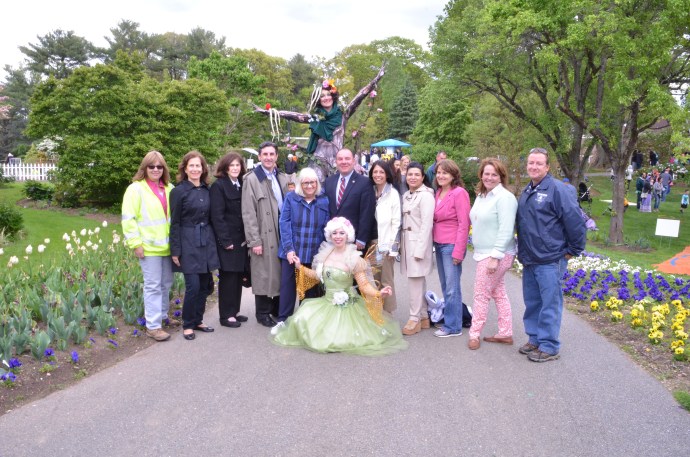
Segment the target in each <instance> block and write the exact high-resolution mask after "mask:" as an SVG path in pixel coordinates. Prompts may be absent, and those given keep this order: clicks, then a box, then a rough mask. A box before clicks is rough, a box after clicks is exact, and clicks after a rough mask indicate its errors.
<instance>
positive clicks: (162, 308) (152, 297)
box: [139, 256, 173, 330]
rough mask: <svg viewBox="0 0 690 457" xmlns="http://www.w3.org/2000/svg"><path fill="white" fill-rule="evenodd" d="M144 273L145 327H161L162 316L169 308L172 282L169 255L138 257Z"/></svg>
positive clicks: (166, 313)
mask: <svg viewBox="0 0 690 457" xmlns="http://www.w3.org/2000/svg"><path fill="white" fill-rule="evenodd" d="M139 265H141V271H142V272H143V273H144V317H146V328H148V329H151V330H155V329H158V328H161V324H162V321H163V316H166V317H167V316H168V309H169V308H170V288H171V287H172V283H173V271H172V259H171V257H170V256H146V257H144V258H143V259H139Z"/></svg>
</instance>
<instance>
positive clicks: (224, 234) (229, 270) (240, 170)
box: [211, 152, 249, 327]
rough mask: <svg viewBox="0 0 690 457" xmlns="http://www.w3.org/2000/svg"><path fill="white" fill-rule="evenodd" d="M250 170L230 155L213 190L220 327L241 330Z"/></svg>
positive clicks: (221, 164)
mask: <svg viewBox="0 0 690 457" xmlns="http://www.w3.org/2000/svg"><path fill="white" fill-rule="evenodd" d="M246 172H247V170H246V168H245V167H244V161H243V160H242V157H241V156H240V155H239V154H237V153H235V152H230V153H228V154H225V155H224V156H223V157H222V158H221V159H220V160H219V161H218V163H217V164H216V172H215V176H216V178H218V179H217V180H216V182H215V183H213V185H212V186H211V223H212V224H213V230H214V231H215V233H216V247H217V248H218V258H219V259H220V271H219V280H218V311H219V313H220V325H222V326H224V327H239V326H240V325H242V324H241V322H246V321H247V317H246V316H242V315H239V314H237V313H238V312H239V311H240V302H241V300H242V286H243V285H247V284H248V282H247V281H248V280H249V278H248V273H247V272H248V270H249V269H248V268H247V267H248V265H247V263H248V262H249V258H248V257H247V243H246V240H245V237H244V223H243V222H242V177H243V176H244V175H245V174H246Z"/></svg>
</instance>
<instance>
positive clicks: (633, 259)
mask: <svg viewBox="0 0 690 457" xmlns="http://www.w3.org/2000/svg"><path fill="white" fill-rule="evenodd" d="M590 184H591V185H593V189H592V197H593V199H594V203H593V204H592V209H591V212H592V217H593V218H594V220H595V221H596V222H597V226H598V227H599V231H598V232H588V234H587V238H588V240H589V241H588V243H587V250H589V251H592V252H596V253H599V254H604V255H607V256H608V257H610V258H611V259H613V260H625V261H626V262H628V263H629V264H630V265H636V266H640V267H644V268H650V269H651V268H653V266H652V265H653V264H656V263H661V262H663V261H665V260H668V259H670V258H671V257H673V256H674V255H676V254H678V253H679V252H681V251H682V250H683V249H685V247H686V246H688V245H689V244H690V229H689V228H688V227H689V225H690V213H688V212H687V211H686V212H685V213H683V214H681V213H680V195H681V194H682V193H683V191H684V190H685V189H687V186H686V185H685V184H680V185H676V186H674V187H673V188H672V190H671V193H670V194H669V195H668V196H667V197H666V201H665V202H662V203H661V206H660V207H659V212H658V213H640V212H638V211H637V208H636V207H635V206H632V205H631V206H630V207H629V208H628V210H627V211H626V212H625V215H624V218H623V236H624V239H625V244H626V247H615V246H609V245H608V243H607V242H606V239H607V238H608V232H609V224H610V221H611V218H610V213H609V212H608V210H607V208H608V207H609V203H604V202H602V200H611V194H612V186H611V181H610V179H609V178H608V177H604V176H597V177H593V178H590ZM630 187H631V188H630V190H629V191H628V200H629V201H630V202H631V203H635V201H636V199H637V197H636V194H635V180H633V182H632V183H631V186H630ZM583 207H584V208H585V209H587V206H586V205H584V206H583ZM659 218H661V219H675V220H680V221H681V223H680V232H679V237H678V238H668V237H663V238H662V237H658V236H656V235H655V234H654V233H655V231H656V222H657V219H659Z"/></svg>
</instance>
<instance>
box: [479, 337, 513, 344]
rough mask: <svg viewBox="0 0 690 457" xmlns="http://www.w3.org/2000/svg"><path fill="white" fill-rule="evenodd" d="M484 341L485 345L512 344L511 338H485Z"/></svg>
mask: <svg viewBox="0 0 690 457" xmlns="http://www.w3.org/2000/svg"><path fill="white" fill-rule="evenodd" d="M484 341H486V342H487V343H501V344H513V337H512V336H498V335H494V336H485V337H484Z"/></svg>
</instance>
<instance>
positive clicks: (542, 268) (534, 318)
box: [522, 258, 568, 354]
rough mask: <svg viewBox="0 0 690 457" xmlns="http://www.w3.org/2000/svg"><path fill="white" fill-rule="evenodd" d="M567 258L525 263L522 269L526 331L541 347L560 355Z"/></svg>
mask: <svg viewBox="0 0 690 457" xmlns="http://www.w3.org/2000/svg"><path fill="white" fill-rule="evenodd" d="M567 268H568V261H567V260H566V259H565V258H563V259H561V260H559V261H556V262H554V263H547V264H545V265H525V266H524V269H523V270H522V295H523V298H524V300H525V315H524V316H523V319H522V320H523V322H524V324H525V333H527V336H529V342H530V343H531V344H534V345H536V346H539V350H540V351H542V352H546V353H549V354H558V351H559V350H560V348H561V342H560V340H559V339H558V335H559V333H560V331H561V317H562V316H563V290H562V287H563V275H564V274H565V272H566V269H567Z"/></svg>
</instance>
